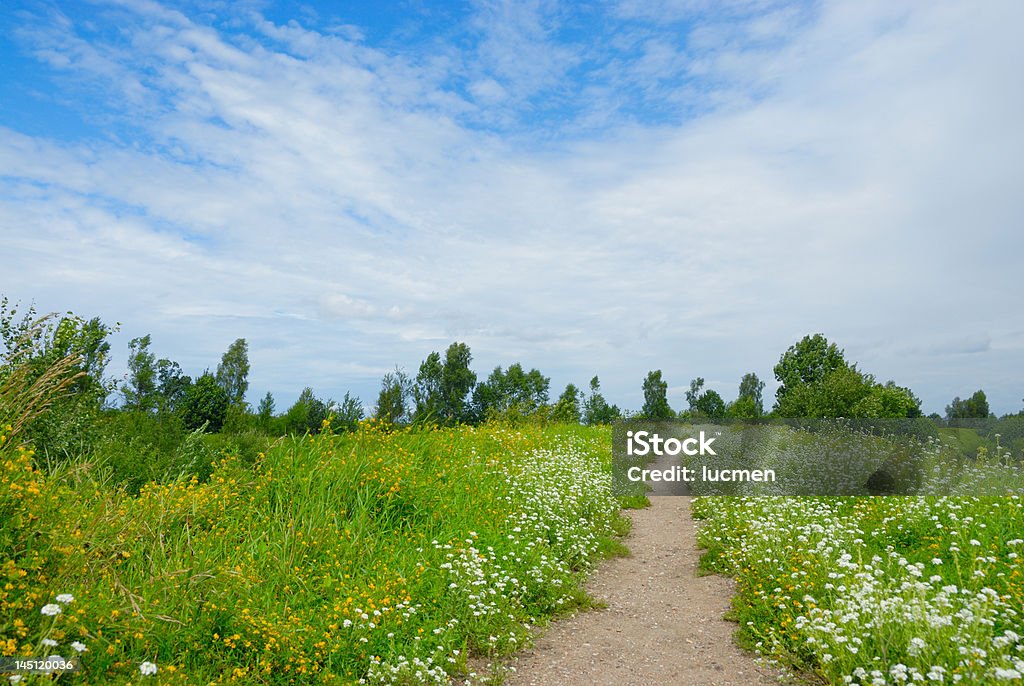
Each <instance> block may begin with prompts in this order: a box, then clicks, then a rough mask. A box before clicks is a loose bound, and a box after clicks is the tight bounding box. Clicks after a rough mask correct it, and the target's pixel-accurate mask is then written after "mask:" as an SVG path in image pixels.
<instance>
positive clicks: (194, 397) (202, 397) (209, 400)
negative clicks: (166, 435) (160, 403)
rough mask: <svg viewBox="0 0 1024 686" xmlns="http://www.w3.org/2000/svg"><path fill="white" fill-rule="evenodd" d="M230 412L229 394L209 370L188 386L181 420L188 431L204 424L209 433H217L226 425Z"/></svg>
mask: <svg viewBox="0 0 1024 686" xmlns="http://www.w3.org/2000/svg"><path fill="white" fill-rule="evenodd" d="M227 412H228V394H227V391H225V390H224V388H223V387H222V386H221V385H220V384H218V383H217V379H216V377H214V375H213V374H211V373H210V372H209V371H206V372H204V373H203V375H202V376H200V377H199V378H198V379H196V382H195V383H194V384H192V385H191V386H189V387H188V390H187V391H186V392H185V397H184V399H183V400H182V403H181V411H180V413H181V421H182V423H183V424H184V425H185V429H187V430H188V431H195V430H196V429H199V428H200V427H202V426H203V425H204V424H205V425H206V432H207V433H216V432H218V431H220V430H221V427H223V426H224V418H225V417H226V416H227Z"/></svg>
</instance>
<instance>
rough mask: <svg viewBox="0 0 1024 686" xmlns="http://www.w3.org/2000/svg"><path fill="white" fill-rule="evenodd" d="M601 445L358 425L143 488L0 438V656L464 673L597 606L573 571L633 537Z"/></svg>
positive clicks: (216, 676) (167, 674) (564, 436)
mask: <svg viewBox="0 0 1024 686" xmlns="http://www.w3.org/2000/svg"><path fill="white" fill-rule="evenodd" d="M609 445H610V440H609V434H608V432H607V430H604V429H593V428H585V427H578V426H574V427H568V426H563V427H548V428H540V427H527V428H519V429H513V428H510V427H508V426H505V425H500V424H492V425H487V426H484V427H479V428H459V429H450V430H423V431H410V430H405V431H398V432H390V431H387V430H384V429H383V428H382V427H381V426H380V425H377V424H375V423H373V422H364V424H363V425H362V426H361V428H360V430H359V431H358V432H356V433H354V434H348V435H345V436H333V435H330V434H329V432H325V433H323V434H321V435H318V436H315V437H308V436H307V437H304V438H284V439H282V440H281V441H279V442H278V443H277V444H276V445H274V446H273V447H272V448H270V449H269V450H267V451H266V452H265V454H261V455H260V456H259V457H258V458H257V460H256V461H255V463H254V464H245V463H243V462H242V461H241V460H239V459H237V458H233V457H230V456H227V455H225V457H224V458H223V459H222V460H220V461H219V462H218V463H217V464H216V465H215V467H214V470H213V472H212V474H211V476H210V478H209V480H207V481H205V482H202V483H200V482H199V481H198V480H196V479H195V478H192V479H191V480H185V479H179V480H177V481H174V482H171V483H166V484H162V485H157V484H149V485H146V486H144V487H143V488H142V490H141V492H140V493H139V495H138V496H137V497H133V496H130V495H128V493H127V492H126V491H124V490H123V489H118V488H113V487H111V486H109V485H108V484H106V483H104V482H103V481H102V479H100V478H98V477H97V473H98V470H96V469H94V468H93V466H91V465H89V464H83V463H78V464H72V465H70V466H67V467H65V468H64V469H62V470H58V471H57V472H56V473H51V474H49V475H44V474H43V473H42V472H40V471H38V470H35V469H33V467H32V456H31V453H30V452H29V451H28V450H27V449H26V448H23V447H17V446H15V445H13V443H12V442H7V443H6V444H4V443H0V565H2V567H0V577H2V579H3V586H2V587H0V653H2V654H3V655H15V654H17V655H36V656H39V655H62V656H64V657H70V656H73V655H76V654H80V659H81V663H82V671H81V672H80V673H78V674H75V675H65V676H63V677H61V681H64V680H70V681H71V682H72V683H91V684H100V683H102V684H107V683H138V682H139V681H140V680H141V681H143V682H144V681H147V680H149V681H152V682H153V683H172V684H194V683H231V682H239V683H261V684H284V683H310V682H313V681H315V682H316V683H324V684H347V683H370V684H387V683H448V681H449V679H450V678H451V677H458V678H459V679H460V680H462V679H465V678H472V677H473V675H474V665H475V664H477V663H476V662H474V661H471V660H470V657H471V656H498V655H503V654H507V653H509V652H511V651H515V650H516V649H517V648H518V647H519V646H521V645H523V644H524V643H526V642H527V641H528V640H529V639H530V636H531V627H533V626H534V625H536V624H537V623H541V622H544V621H545V620H546V619H547V618H550V617H552V616H553V615H556V614H558V613H560V612H562V611H565V610H567V609H569V608H573V607H576V606H579V605H581V604H583V605H585V604H587V603H588V598H587V597H586V595H585V594H584V593H583V592H582V591H581V589H580V585H579V582H580V579H581V575H582V573H583V572H584V571H585V570H587V569H588V567H589V566H590V565H591V564H592V562H593V561H594V560H595V559H597V558H599V557H601V556H602V555H606V554H610V553H614V552H618V551H620V550H621V548H622V546H621V543H618V542H617V540H616V535H617V534H621V533H623V532H624V530H625V526H626V520H624V519H623V518H622V517H621V516H620V514H619V503H618V502H617V501H616V500H615V499H613V498H612V497H611V495H610V493H611V489H610V450H609ZM69 677H70V679H69ZM37 678H40V677H32V676H29V677H26V679H25V680H24V681H23V683H30V682H31V680H32V679H37Z"/></svg>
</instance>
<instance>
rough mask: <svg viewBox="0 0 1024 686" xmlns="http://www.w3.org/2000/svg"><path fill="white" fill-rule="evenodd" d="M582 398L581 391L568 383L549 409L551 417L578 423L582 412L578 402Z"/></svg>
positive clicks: (555, 419) (558, 420) (556, 419)
mask: <svg viewBox="0 0 1024 686" xmlns="http://www.w3.org/2000/svg"><path fill="white" fill-rule="evenodd" d="M582 399H583V391H581V390H580V389H578V388H576V386H575V384H568V385H567V386H566V387H565V390H564V391H562V395H560V396H558V401H557V402H556V403H555V406H554V408H552V410H551V419H553V420H554V421H556V422H570V423H572V424H579V422H580V418H581V417H582V412H581V410H580V403H581V402H582Z"/></svg>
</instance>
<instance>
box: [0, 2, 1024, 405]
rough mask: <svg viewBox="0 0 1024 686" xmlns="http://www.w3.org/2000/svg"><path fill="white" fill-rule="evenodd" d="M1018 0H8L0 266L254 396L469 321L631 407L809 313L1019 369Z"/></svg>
mask: <svg viewBox="0 0 1024 686" xmlns="http://www.w3.org/2000/svg"><path fill="white" fill-rule="evenodd" d="M1022 20H1024V5H1021V4H1020V3H1016V2H988V3H984V4H983V5H979V4H977V3H967V2H933V3H917V2H908V3H901V2H870V1H868V2H842V3H831V2H828V3H789V2H772V1H768V0H730V1H726V2H703V1H701V0H663V1H660V2H659V1H646V2H640V1H638V0H621V1H619V2H614V1H609V2H597V3H589V4H586V5H583V4H582V3H568V2H515V3H512V2H508V3H506V2H466V3H431V2H423V1H419V2H401V3H320V4H316V3H310V4H302V5H299V4H290V3H264V2H188V3H158V2H148V1H141V2H140V1H135V0H122V1H119V2H89V3H78V2H75V3H60V2H13V3H10V2H9V3H4V5H3V6H2V7H0V23H2V25H3V26H4V30H3V31H0V229H2V231H3V239H4V257H5V259H4V273H3V274H2V276H0V292H2V293H4V294H6V295H8V296H9V297H11V298H13V299H15V300H22V301H24V302H30V301H31V302H35V304H36V305H37V307H38V308H39V309H41V310H43V311H48V310H60V311H64V310H69V309H70V310H74V311H75V312H77V313H80V314H82V315H86V316H94V315H98V316H101V317H102V318H103V319H104V320H106V321H108V322H122V327H121V333H120V334H118V336H117V337H116V338H115V340H114V349H115V353H116V356H115V359H114V361H113V363H112V365H111V369H110V371H111V372H112V373H114V374H117V375H119V374H123V372H124V360H125V358H126V354H127V341H128V340H129V339H130V338H132V337H134V336H138V335H142V334H145V333H150V334H152V336H153V348H154V351H155V352H156V353H157V354H158V355H159V356H164V357H170V358H172V359H176V360H178V361H179V362H180V363H181V364H182V365H183V367H185V368H186V370H187V371H189V372H191V373H193V374H195V373H197V372H200V371H202V369H204V368H206V367H210V368H213V367H215V366H216V363H217V361H218V360H219V357H220V355H221V354H222V353H223V351H224V350H225V349H226V348H227V346H228V345H229V344H230V343H231V341H232V340H234V339H235V338H237V337H245V338H246V339H247V340H248V341H249V345H250V358H251V361H252V372H251V376H250V381H251V386H250V399H251V400H253V401H255V400H256V399H258V397H259V396H261V395H262V394H263V393H264V392H266V391H268V390H270V391H272V392H273V393H274V394H275V397H276V398H277V399H278V407H279V408H283V407H285V406H286V405H287V404H288V403H290V402H291V401H293V400H294V398H295V397H296V396H297V394H298V392H299V391H300V390H301V388H302V387H303V386H306V385H310V386H312V387H313V388H314V390H315V391H316V392H317V393H318V394H319V395H322V396H325V397H334V398H338V397H341V396H342V395H343V394H344V392H345V391H347V390H351V391H353V392H354V393H356V394H357V395H359V396H360V397H362V398H363V400H364V401H366V403H367V404H368V405H369V404H370V403H372V401H373V399H374V398H375V396H376V390H377V387H378V383H379V380H380V377H381V376H382V375H383V374H384V373H385V372H386V371H388V370H389V369H392V368H393V367H394V366H395V365H396V364H397V365H400V366H402V367H404V368H406V369H407V370H409V371H410V372H413V373H414V372H415V369H416V368H417V366H418V364H419V362H420V361H421V360H422V359H423V357H425V356H426V355H427V354H428V353H429V352H430V351H432V350H443V349H444V348H445V347H446V346H447V345H448V344H449V343H450V342H451V341H454V340H459V341H465V342H466V343H468V344H469V345H470V347H471V348H472V350H473V353H474V358H475V362H474V366H475V368H476V370H477V371H478V373H479V374H481V375H486V373H487V372H488V371H489V370H490V369H491V368H493V367H494V366H495V365H498V364H501V365H507V364H509V363H511V362H514V361H519V362H522V363H523V364H524V365H525V366H527V367H533V366H536V367H538V368H540V369H541V370H542V371H544V372H545V373H546V374H548V375H550V376H551V377H552V394H553V395H557V393H558V392H559V391H560V390H561V388H562V387H564V385H565V384H566V383H568V382H574V383H576V384H578V385H585V384H586V383H587V381H588V380H589V379H590V377H591V376H593V375H595V374H597V375H599V376H600V377H601V379H602V382H603V385H604V388H605V391H606V394H607V396H608V397H609V399H610V400H612V401H614V402H617V403H619V404H621V405H624V406H626V407H639V405H640V404H641V403H642V395H641V392H640V384H641V381H642V379H643V377H644V375H645V374H646V372H647V371H648V370H650V369H654V368H660V369H662V370H663V372H664V375H665V378H666V379H667V380H668V381H669V384H670V391H669V393H670V396H669V400H670V402H671V403H672V405H673V406H674V407H676V408H679V407H682V406H683V404H684V399H683V393H684V390H685V388H686V387H687V385H688V383H689V380H690V379H691V378H693V377H696V376H703V377H704V378H705V379H707V381H708V385H709V386H710V387H711V388H714V389H716V390H718V391H719V392H720V393H722V394H723V396H724V397H726V398H727V399H729V398H732V397H734V396H735V394H736V387H737V385H738V383H739V379H740V377H741V376H742V375H743V374H744V373H745V372H748V371H755V372H757V373H758V374H759V375H760V376H761V377H762V378H763V379H765V380H766V381H768V382H769V388H768V391H769V393H768V395H769V396H770V394H771V391H772V390H773V388H774V386H773V385H772V378H771V369H772V366H773V365H774V363H775V362H776V361H777V359H778V357H779V355H780V354H781V353H782V352H783V351H784V350H785V349H786V347H788V346H789V345H790V344H792V343H793V342H795V341H796V340H798V339H799V338H800V337H802V336H803V335H805V334H807V333H813V332H823V333H825V335H826V336H828V337H829V338H830V339H831V340H833V341H835V342H837V343H838V344H839V345H840V346H841V347H843V348H845V349H846V351H847V355H848V358H850V359H852V360H854V361H856V362H858V363H859V365H860V368H861V369H864V370H866V371H869V372H871V373H873V374H875V375H876V376H877V377H878V378H879V379H880V380H887V379H894V380H896V381H897V382H898V383H900V384H904V385H909V386H910V387H912V388H913V389H914V390H915V391H916V392H917V393H918V395H920V396H921V397H922V398H923V400H924V405H925V409H926V410H927V411H933V410H934V411H939V412H941V411H942V409H943V407H944V406H945V404H946V403H948V402H949V400H950V399H951V398H952V397H953V396H954V395H959V396H961V397H964V396H966V395H969V394H970V393H972V392H973V391H974V390H976V389H977V388H984V389H985V391H986V392H987V393H988V395H989V397H990V400H991V403H992V406H993V409H994V410H996V411H997V412H1000V413H1002V412H1010V411H1013V412H1015V411H1017V410H1019V409H1020V408H1021V406H1022V404H1024V403H1022V396H1024V383H1022V379H1021V373H1020V370H1021V369H1024V320H1022V318H1021V316H1020V301H1021V296H1022V295H1024V281H1022V279H1021V278H1020V255H1021V253H1022V248H1024V245H1022V244H1024V238H1022V232H1021V230H1020V229H1021V225H1022V219H1024V199H1022V194H1021V193H1020V188H1021V187H1022V185H1024V184H1022V182H1024V178H1022V176H1024V172H1022V167H1021V165H1020V160H1021V159H1022V154H1024V125H1022V123H1021V122H1022V121H1024V116H1022V115H1024V82H1022V80H1021V79H1020V78H1019V69H1020V65H1021V64H1024V46H1022V45H1021V42H1020V41H1019V40H1018V39H1017V38H1018V37H1017V35H1016V32H1017V28H1016V27H1019V26H1020V25H1022Z"/></svg>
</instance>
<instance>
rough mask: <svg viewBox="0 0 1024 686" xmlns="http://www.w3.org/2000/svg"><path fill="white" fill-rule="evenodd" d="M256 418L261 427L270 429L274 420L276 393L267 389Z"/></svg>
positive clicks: (265, 429) (266, 429)
mask: <svg viewBox="0 0 1024 686" xmlns="http://www.w3.org/2000/svg"><path fill="white" fill-rule="evenodd" d="M256 420H257V423H258V424H259V426H260V428H261V429H263V430H264V431H270V427H271V424H272V423H273V421H274V395H273V394H272V393H271V392H270V391H267V394H266V395H265V396H263V399H262V400H260V404H259V406H258V407H257V408H256Z"/></svg>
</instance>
